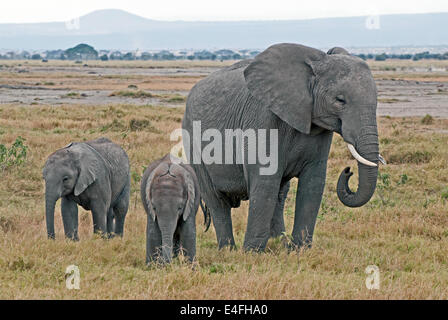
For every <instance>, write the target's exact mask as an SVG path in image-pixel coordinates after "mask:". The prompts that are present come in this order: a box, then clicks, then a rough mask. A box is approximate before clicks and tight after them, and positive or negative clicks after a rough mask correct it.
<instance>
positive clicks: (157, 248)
mask: <svg viewBox="0 0 448 320" xmlns="http://www.w3.org/2000/svg"><path fill="white" fill-rule="evenodd" d="M161 248H162V232H161V231H160V228H159V226H158V224H157V221H152V218H151V217H149V216H148V219H147V223H146V264H149V263H151V262H153V261H157V260H158V259H159V257H160V256H161Z"/></svg>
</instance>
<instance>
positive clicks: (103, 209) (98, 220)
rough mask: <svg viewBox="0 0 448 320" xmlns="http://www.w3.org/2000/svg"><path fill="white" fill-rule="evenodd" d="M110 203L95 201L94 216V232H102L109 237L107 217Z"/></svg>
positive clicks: (93, 205) (93, 206) (92, 207)
mask: <svg viewBox="0 0 448 320" xmlns="http://www.w3.org/2000/svg"><path fill="white" fill-rule="evenodd" d="M108 208H109V205H108V204H106V203H104V202H102V201H100V200H96V201H94V202H93V204H92V206H91V209H92V217H93V232H94V233H100V234H101V235H102V236H103V237H107V218H108V214H109V210H108Z"/></svg>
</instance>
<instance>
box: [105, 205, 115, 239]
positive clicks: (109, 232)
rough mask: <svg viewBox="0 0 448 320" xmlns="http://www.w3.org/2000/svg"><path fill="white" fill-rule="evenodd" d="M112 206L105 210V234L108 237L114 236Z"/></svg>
mask: <svg viewBox="0 0 448 320" xmlns="http://www.w3.org/2000/svg"><path fill="white" fill-rule="evenodd" d="M114 225H115V223H114V208H112V207H111V208H109V211H107V236H108V238H113V237H114V229H115V228H114Z"/></svg>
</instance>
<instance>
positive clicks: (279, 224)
mask: <svg viewBox="0 0 448 320" xmlns="http://www.w3.org/2000/svg"><path fill="white" fill-rule="evenodd" d="M288 192H289V181H288V182H286V183H285V184H284V185H282V186H281V187H280V192H279V193H278V201H277V204H276V206H275V211H274V216H273V217H272V221H271V233H270V236H271V238H277V237H280V236H281V235H283V234H284V232H285V220H284V217H283V211H284V208H285V201H286V197H287V196H288Z"/></svg>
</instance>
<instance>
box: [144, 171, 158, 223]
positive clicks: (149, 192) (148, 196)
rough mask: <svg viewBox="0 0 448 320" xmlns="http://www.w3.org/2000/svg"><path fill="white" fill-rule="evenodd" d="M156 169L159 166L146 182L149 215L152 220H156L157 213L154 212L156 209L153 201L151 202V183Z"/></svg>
mask: <svg viewBox="0 0 448 320" xmlns="http://www.w3.org/2000/svg"><path fill="white" fill-rule="evenodd" d="M156 169H157V168H155V169H154V170H153V171H152V172H151V174H150V175H149V177H148V181H147V183H146V188H145V194H146V206H147V207H148V211H149V215H150V216H151V218H152V221H155V220H156V213H155V212H154V209H153V208H152V203H151V184H152V183H153V180H154V176H155V174H156V171H157V170H156Z"/></svg>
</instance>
